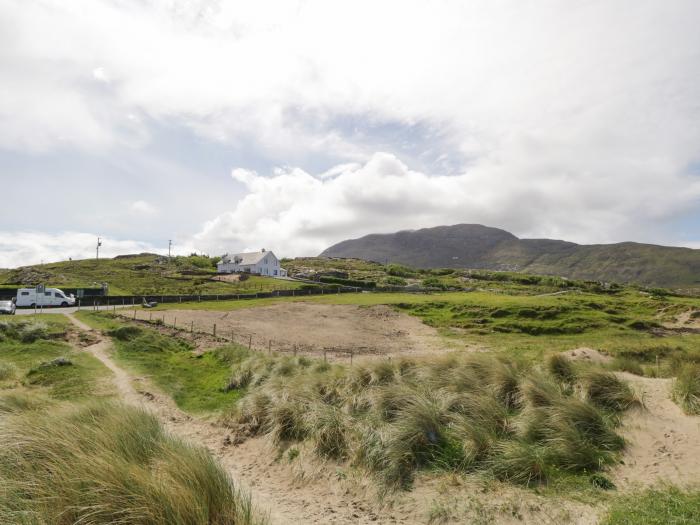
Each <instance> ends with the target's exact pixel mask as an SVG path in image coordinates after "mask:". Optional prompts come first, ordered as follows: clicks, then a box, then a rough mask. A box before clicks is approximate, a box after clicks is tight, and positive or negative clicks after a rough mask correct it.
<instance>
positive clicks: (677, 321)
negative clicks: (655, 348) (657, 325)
mask: <svg viewBox="0 0 700 525" xmlns="http://www.w3.org/2000/svg"><path fill="white" fill-rule="evenodd" d="M663 326H664V328H668V329H676V330H683V331H689V332H690V333H697V332H700V310H695V309H690V310H685V311H683V312H681V313H679V314H678V315H676V316H675V318H674V319H673V321H671V322H668V323H664V325H663Z"/></svg>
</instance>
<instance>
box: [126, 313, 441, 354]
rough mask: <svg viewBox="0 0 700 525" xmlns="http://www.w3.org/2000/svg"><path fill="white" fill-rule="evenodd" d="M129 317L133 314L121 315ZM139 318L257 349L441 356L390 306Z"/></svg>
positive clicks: (416, 323) (433, 339)
mask: <svg viewBox="0 0 700 525" xmlns="http://www.w3.org/2000/svg"><path fill="white" fill-rule="evenodd" d="M122 315H124V316H126V317H133V312H131V313H130V312H123V313H122ZM136 316H137V319H149V317H152V318H153V319H164V323H165V324H166V325H172V324H173V323H177V326H179V327H181V328H185V329H187V328H191V327H194V330H195V331H201V332H207V333H210V334H211V333H213V330H214V325H216V333H217V336H219V337H222V338H225V339H229V340H230V339H232V338H233V340H235V341H236V342H238V343H241V344H244V345H248V344H251V345H252V347H253V348H256V349H258V350H268V349H271V350H272V351H282V352H293V351H294V350H295V349H296V351H297V352H299V353H314V354H322V353H323V351H324V350H326V351H327V353H328V354H329V356H331V357H333V356H336V354H337V355H338V357H343V356H345V355H347V354H349V353H350V352H352V353H353V355H355V356H382V357H385V356H397V355H425V354H431V353H435V352H440V351H445V350H447V349H448V348H447V347H446V346H447V345H446V343H445V341H444V340H443V339H442V338H441V337H440V336H439V335H438V333H437V331H436V330H435V329H434V328H431V327H429V326H427V325H425V324H423V323H422V322H421V320H420V319H418V318H416V317H413V316H410V315H407V314H404V313H401V312H397V311H395V310H394V309H392V308H391V307H389V306H384V305H378V306H369V307H368V306H356V305H333V304H316V303H309V302H293V303H281V304H275V305H271V306H262V307H257V308H243V309H238V310H232V311H228V312H226V311H224V312H221V311H210V310H166V311H162V312H161V311H158V312H147V311H140V310H137V312H136Z"/></svg>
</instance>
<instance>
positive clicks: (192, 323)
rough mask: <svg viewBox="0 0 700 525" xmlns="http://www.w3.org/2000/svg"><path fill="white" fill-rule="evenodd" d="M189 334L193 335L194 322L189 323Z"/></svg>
mask: <svg viewBox="0 0 700 525" xmlns="http://www.w3.org/2000/svg"><path fill="white" fill-rule="evenodd" d="M190 333H191V334H193V333H194V321H190Z"/></svg>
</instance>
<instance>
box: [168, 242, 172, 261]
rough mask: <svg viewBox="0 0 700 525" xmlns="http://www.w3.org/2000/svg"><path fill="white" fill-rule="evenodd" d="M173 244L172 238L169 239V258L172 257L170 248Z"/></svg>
mask: <svg viewBox="0 0 700 525" xmlns="http://www.w3.org/2000/svg"><path fill="white" fill-rule="evenodd" d="M172 246H173V241H172V239H170V240H168V259H170V248H172Z"/></svg>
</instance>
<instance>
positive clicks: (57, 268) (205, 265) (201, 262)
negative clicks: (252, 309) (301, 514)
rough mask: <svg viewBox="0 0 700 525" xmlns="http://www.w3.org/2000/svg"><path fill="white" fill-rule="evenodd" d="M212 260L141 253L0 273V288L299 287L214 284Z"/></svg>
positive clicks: (139, 291)
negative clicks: (105, 284) (45, 286)
mask: <svg viewBox="0 0 700 525" xmlns="http://www.w3.org/2000/svg"><path fill="white" fill-rule="evenodd" d="M216 260H217V259H215V258H211V259H210V258H207V257H204V256H201V255H193V256H189V257H179V256H178V257H172V258H170V259H169V258H168V257H163V256H159V255H152V254H141V255H129V256H120V257H115V258H114V259H100V260H99V261H97V260H94V259H85V260H80V261H63V262H57V263H48V264H43V265H37V266H26V267H22V268H17V269H14V270H3V271H2V272H0V287H3V288H17V287H18V286H20V285H28V286H33V285H36V284H39V283H44V284H46V285H47V286H55V287H58V288H61V287H65V288H99V287H100V286H101V285H102V283H107V284H108V285H109V293H110V295H177V294H187V295H195V294H238V293H248V292H256V291H267V290H286V289H295V288H298V287H299V286H300V283H296V282H293V281H285V280H280V279H273V278H271V277H260V276H255V275H253V276H249V278H248V279H246V280H244V281H241V282H223V281H219V280H215V278H216V267H215V261H216Z"/></svg>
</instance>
